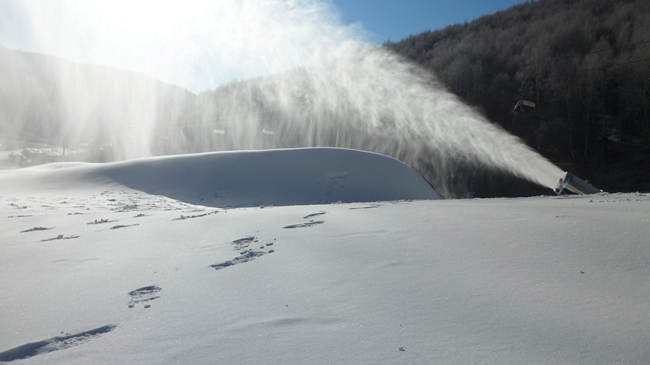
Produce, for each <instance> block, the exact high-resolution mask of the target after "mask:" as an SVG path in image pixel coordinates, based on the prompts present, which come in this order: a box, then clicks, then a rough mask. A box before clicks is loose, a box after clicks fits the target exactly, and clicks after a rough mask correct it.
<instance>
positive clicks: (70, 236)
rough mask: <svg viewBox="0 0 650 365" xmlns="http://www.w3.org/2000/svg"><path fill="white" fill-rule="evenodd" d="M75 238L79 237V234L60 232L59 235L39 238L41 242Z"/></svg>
mask: <svg viewBox="0 0 650 365" xmlns="http://www.w3.org/2000/svg"><path fill="white" fill-rule="evenodd" d="M75 238H79V235H78V234H71V235H69V236H66V235H62V234H60V235H58V236H56V237H52V238H46V239H43V240H41V242H48V241H56V240H71V239H75Z"/></svg>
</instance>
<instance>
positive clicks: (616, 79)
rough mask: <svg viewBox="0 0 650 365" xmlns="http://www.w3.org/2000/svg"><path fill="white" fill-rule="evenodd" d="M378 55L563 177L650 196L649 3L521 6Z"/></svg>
mask: <svg viewBox="0 0 650 365" xmlns="http://www.w3.org/2000/svg"><path fill="white" fill-rule="evenodd" d="M384 46H385V47H387V48H389V49H391V50H393V51H395V52H397V53H399V54H400V55H402V56H404V57H406V58H407V59H410V60H412V61H415V62H416V63H418V64H420V65H421V66H424V67H425V68H427V69H430V70H432V71H433V72H434V73H435V74H436V75H437V76H438V78H439V79H440V80H441V81H442V82H443V83H444V84H445V85H446V87H447V88H448V89H449V90H450V91H451V92H453V93H455V94H456V95H458V96H459V97H461V98H462V99H463V100H464V101H466V102H467V103H469V104H470V105H472V106H475V107H476V108H478V109H479V110H480V111H482V112H483V113H484V114H485V115H486V116H487V117H488V118H489V119H490V120H491V121H492V122H494V123H497V124H499V125H500V126H502V127H503V128H505V129H506V130H508V131H510V132H511V133H514V134H516V135H517V136H519V137H521V138H522V139H523V140H524V141H526V143H527V144H529V145H530V146H531V147H533V148H535V149H536V150H537V151H539V152H540V153H541V154H543V155H545V156H546V157H548V158H549V159H551V160H552V161H554V162H556V163H557V164H558V165H559V166H560V167H562V168H564V169H565V170H570V171H573V172H575V173H577V174H579V175H582V176H584V177H586V178H588V179H590V180H591V181H592V182H594V183H595V184H596V185H598V186H599V187H601V188H603V189H605V190H610V191H636V190H641V191H648V190H650V114H649V108H650V1H647V0H541V1H535V2H528V3H525V4H521V5H517V6H514V7H512V8H510V9H508V10H505V11H501V12H498V13H495V14H493V15H489V16H484V17H481V18H479V19H477V20H475V21H473V22H471V23H465V24H459V25H454V26H450V27H447V28H444V29H442V30H438V31H430V32H425V33H422V34H418V35H413V36H410V37H409V38H407V39H404V40H402V41H400V42H397V43H386V44H384ZM520 100H527V101H530V102H533V103H534V107H532V104H530V103H528V102H526V103H524V104H522V103H519V104H518V107H517V108H516V109H517V111H514V110H513V109H515V105H517V102H518V101H520ZM497 180H498V179H497ZM531 191H532V190H531Z"/></svg>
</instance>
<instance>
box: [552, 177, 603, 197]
mask: <svg viewBox="0 0 650 365" xmlns="http://www.w3.org/2000/svg"><path fill="white" fill-rule="evenodd" d="M564 189H566V190H569V191H570V192H572V193H575V194H578V195H584V194H596V193H600V192H601V190H600V189H598V188H596V187H595V186H593V185H591V184H590V183H588V182H587V181H585V180H582V179H581V178H579V177H577V176H575V175H573V174H571V173H570V172H566V173H565V174H564V176H563V177H561V178H560V181H559V182H558V184H557V187H555V193H556V194H557V195H560V194H562V191H564Z"/></svg>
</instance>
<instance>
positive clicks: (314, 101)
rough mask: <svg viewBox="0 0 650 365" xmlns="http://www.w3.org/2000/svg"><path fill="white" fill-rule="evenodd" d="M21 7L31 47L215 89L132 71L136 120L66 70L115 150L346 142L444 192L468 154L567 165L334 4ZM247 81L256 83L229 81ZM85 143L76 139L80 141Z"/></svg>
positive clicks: (542, 168)
mask: <svg viewBox="0 0 650 365" xmlns="http://www.w3.org/2000/svg"><path fill="white" fill-rule="evenodd" d="M14 6H15V9H18V10H16V11H17V12H19V13H20V14H22V15H24V16H25V17H27V18H29V20H30V21H31V24H32V29H31V31H32V34H34V35H35V38H34V44H36V45H37V46H35V48H36V49H38V50H40V51H42V52H44V53H49V54H55V55H59V56H63V57H66V58H69V59H72V60H74V61H76V62H81V63H93V64H103V65H108V66H112V67H118V68H122V69H129V70H134V71H138V72H142V73H144V74H146V75H150V76H152V77H154V78H158V79H160V80H163V81H166V82H169V83H174V84H178V85H181V86H183V87H186V88H188V89H190V90H192V91H194V92H198V91H204V90H209V89H213V88H215V87H218V88H216V89H214V90H213V91H204V92H202V93H200V94H198V95H192V96H191V97H189V96H187V95H180V96H178V95H176V94H174V95H175V96H174V97H173V98H171V99H170V98H163V97H160V95H158V94H159V93H160V91H159V90H158V89H156V90H152V89H153V88H143V87H142V85H141V83H142V82H141V81H139V82H137V83H136V82H135V81H134V84H133V85H130V86H129V88H128V89H129V90H133V91H132V92H133V95H135V96H136V97H135V98H130V99H129V100H135V102H128V103H127V105H128V106H129V109H128V110H129V111H130V112H129V113H128V114H126V116H124V115H122V114H120V116H119V117H118V118H111V117H110V115H109V116H106V115H105V113H103V112H102V113H99V114H101V117H97V116H92V117H91V115H92V113H89V112H88V109H90V110H94V109H93V108H96V109H95V110H99V109H98V108H100V106H99V105H101V104H102V100H101V99H100V100H98V99H97V98H98V97H102V98H106V97H107V96H106V95H103V96H101V95H100V96H98V95H97V94H96V93H84V92H83V90H81V89H79V87H78V85H79V84H80V83H79V81H78V80H76V79H75V80H74V82H72V83H70V82H67V83H66V82H65V81H66V80H69V75H66V74H65V73H63V74H62V79H61V80H62V82H61V84H60V85H62V86H61V93H62V94H63V95H65V97H63V98H62V99H63V100H64V102H63V105H64V106H65V107H64V109H65V110H66V113H68V114H67V115H69V116H70V118H67V119H66V123H65V125H66V128H67V130H70V131H79V130H86V129H88V128H91V127H90V126H89V125H97V124H101V125H104V126H110V128H108V127H104V128H103V129H101V128H99V127H94V128H95V129H101V130H103V131H104V132H105V133H109V134H111V136H112V139H111V141H112V142H111V143H112V144H113V145H114V146H118V147H119V148H120V149H121V150H122V152H121V153H120V154H119V157H124V158H130V157H138V156H143V155H146V154H167V153H184V152H200V151H214V150H231V149H259V148H276V147H311V146H336V147H348V148H355V149H362V150H368V151H374V152H379V153H383V154H387V155H390V156H393V157H396V158H398V159H400V160H402V161H403V162H405V163H407V164H409V165H410V166H412V167H414V168H416V169H418V170H420V171H423V170H427V169H428V170H431V169H433V170H434V171H435V174H432V175H429V176H428V178H429V179H430V180H432V183H433V185H434V186H435V187H436V188H437V189H438V190H439V192H441V193H443V194H445V192H446V191H449V190H450V189H449V185H450V184H452V183H453V182H452V178H453V177H452V176H449V175H450V174H449V172H450V171H451V169H449V168H448V167H449V166H450V165H451V164H453V163H456V162H458V161H462V162H464V163H475V164H477V165H479V164H480V165H485V166H489V167H493V168H496V169H501V170H504V171H508V172H510V173H512V174H514V175H516V176H519V177H522V178H525V179H527V180H529V181H532V182H534V183H537V184H540V185H542V186H546V187H549V188H553V187H554V185H555V182H556V181H557V179H558V178H559V177H560V176H561V175H562V171H561V170H560V169H559V168H558V167H556V166H555V165H553V164H552V163H551V162H549V161H548V160H546V159H545V158H544V157H542V156H540V155H539V154H538V153H536V152H535V151H533V150H532V149H530V148H529V147H528V146H526V145H525V144H524V143H522V142H521V141H520V140H519V139H518V138H516V137H514V136H512V135H510V134H508V133H507V132H505V131H503V130H502V129H500V128H499V127H497V126H495V125H493V124H491V123H490V122H488V121H487V120H486V119H485V118H484V117H482V116H481V115H480V114H479V113H477V112H475V111H474V110H472V109H471V108H469V107H468V106H466V105H464V104H463V103H462V102H461V101H460V100H458V99H457V98H456V97H455V96H453V95H452V94H450V93H449V92H447V91H446V90H445V89H444V87H442V85H440V84H439V83H438V82H437V81H436V79H435V77H433V76H432V75H431V74H430V73H429V72H427V71H424V70H422V69H421V68H419V67H417V66H414V65H413V64H411V63H409V62H407V61H406V60H404V59H403V58H401V57H399V56H397V55H394V54H392V53H390V52H389V51H387V50H385V49H383V48H378V47H374V46H370V45H368V44H367V43H366V42H365V41H364V38H365V34H364V33H363V29H362V28H361V27H360V26H344V25H342V24H341V22H340V19H339V17H338V16H337V14H336V12H335V11H334V9H333V8H332V7H331V6H330V5H329V3H326V2H319V1H309V0H294V1H280V0H269V1H256V0H244V1H241V0H223V1H220V2H213V1H207V0H196V1H185V2H183V3H180V2H166V1H141V2H137V3H135V4H134V3H132V2H129V1H114V2H109V3H104V4H97V3H94V2H87V1H72V0H69V1H61V2H56V3H54V2H40V1H35V0H33V1H32V0H28V1H24V2H23V1H21V2H16V3H15V4H14ZM53 11H54V12H55V13H57V14H58V16H57V17H52V16H50V15H51V14H52V12H53ZM81 35H83V37H84V38H83V39H80V38H79V37H80V36H81ZM65 77H67V78H65ZM241 79H247V81H239V82H233V80H241ZM121 81H123V82H127V83H128V80H121ZM84 85H85V84H84ZM220 85H225V86H220ZM120 90H122V89H120ZM167 93H169V91H167ZM174 93H175V92H174ZM139 100H144V102H142V101H139ZM169 100H172V101H173V102H171V103H170V102H169ZM161 103H163V104H165V105H161ZM175 103H178V105H181V104H182V106H177V107H175V106H174V104H175ZM170 104H171V105H170ZM170 114H173V115H175V117H172V118H169V115H170ZM161 116H165V117H167V119H165V120H164V122H163V121H161ZM84 138H87V137H84ZM83 142H84V141H83V139H82V138H81V136H80V137H79V138H76V140H75V141H74V142H73V143H77V144H81V143H83ZM133 146H136V148H134V147H133Z"/></svg>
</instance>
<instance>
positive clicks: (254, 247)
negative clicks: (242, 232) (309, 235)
mask: <svg viewBox="0 0 650 365" xmlns="http://www.w3.org/2000/svg"><path fill="white" fill-rule="evenodd" d="M325 213H326V212H317V213H311V214H307V215H306V216H304V217H303V219H308V220H309V221H308V222H303V223H297V224H291V225H288V226H284V227H282V228H285V229H291V228H306V227H311V226H315V225H318V224H323V223H325V221H322V220H321V221H316V220H314V219H312V218H314V217H318V216H321V215H324V214H325ZM275 241H277V239H276V238H274V239H273V241H268V242H260V240H259V239H258V238H257V237H255V236H247V237H242V238H239V239H236V240H234V241H232V242H231V243H232V245H233V248H234V250H236V251H238V252H239V256H236V257H234V258H232V259H230V260H227V261H223V262H220V263H218V264H212V265H210V267H211V268H213V269H215V270H221V269H225V268H227V267H231V266H235V265H238V264H243V263H246V262H249V261H253V260H255V259H258V258H260V257H262V256H264V255H267V254H270V253H274V252H275V249H274V248H271V247H272V246H273V245H274V244H275Z"/></svg>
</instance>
